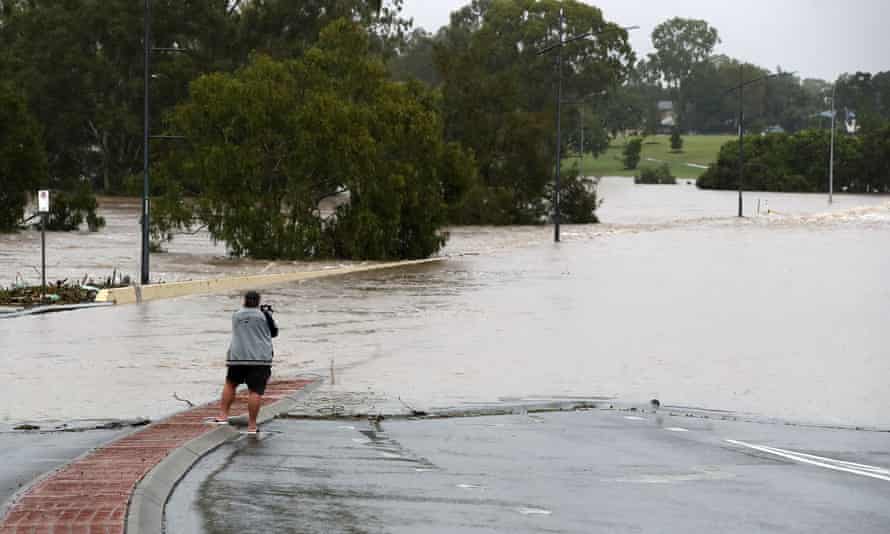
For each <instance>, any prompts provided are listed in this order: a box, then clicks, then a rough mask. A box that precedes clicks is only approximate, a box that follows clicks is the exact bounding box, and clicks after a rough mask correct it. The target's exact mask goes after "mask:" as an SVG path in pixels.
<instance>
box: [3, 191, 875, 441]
mask: <svg viewBox="0 0 890 534" xmlns="http://www.w3.org/2000/svg"><path fill="white" fill-rule="evenodd" d="M601 192H602V195H603V197H604V198H605V204H604V205H603V208H602V209H601V211H600V216H601V217H602V218H603V220H604V224H602V225H596V226H574V227H573V226H566V227H564V232H563V235H564V238H565V242H564V243H562V244H561V245H559V246H555V245H553V244H552V243H550V240H551V238H552V237H551V236H552V230H551V229H550V228H547V227H534V228H462V229H455V230H453V231H452V240H451V242H450V244H449V246H448V247H447V249H446V251H445V254H450V255H452V256H453V257H452V258H451V259H449V260H448V261H446V262H445V263H443V264H441V265H431V266H425V267H415V268H411V269H406V270H401V271H392V272H387V273H375V274H365V275H355V276H350V277H345V278H340V279H328V280H319V281H314V282H308V283H303V284H292V285H286V286H282V287H277V288H273V289H271V290H268V291H267V294H266V298H267V300H268V301H269V302H272V303H273V304H274V305H275V307H276V308H277V309H278V310H279V311H278V314H277V316H278V320H279V322H280V325H281V327H282V336H281V338H280V339H279V340H278V342H277V344H276V359H277V362H278V366H277V367H276V373H278V374H280V375H294V374H297V373H304V372H315V373H323V374H325V375H327V374H328V373H329V369H330V365H331V360H333V362H334V367H335V369H336V377H337V379H338V381H341V382H342V383H344V384H349V385H350V386H354V387H355V388H356V389H373V390H375V391H381V392H384V393H387V394H390V395H394V396H400V397H402V398H403V399H404V400H405V401H406V402H409V403H412V404H418V405H422V406H450V405H455V404H460V403H463V402H486V401H497V400H498V399H502V398H505V397H513V396H534V395H540V396H600V395H610V396H615V397H617V398H619V399H624V400H647V399H648V398H651V397H653V396H656V397H659V398H661V399H662V400H663V401H665V402H667V403H671V404H687V405H695V406H702V407H708V408H714V409H725V410H731V411H738V412H746V413H754V414H759V415H765V416H776V417H783V418H790V419H796V420H807V421H815V422H824V423H839V424H863V425H872V426H883V427H887V428H890V415H888V414H887V413H885V410H884V409H883V408H884V407H886V406H888V405H890V385H888V384H890V383H888V382H887V380H886V377H887V376H890V352H888V347H890V333H888V330H887V329H886V324H885V323H886V317H888V316H890V283H888V282H887V274H886V273H888V272H890V207H888V205H887V199H886V198H884V199H881V198H876V197H852V196H846V197H845V196H838V197H836V199H837V202H836V203H835V205H834V206H832V207H831V208H830V209H829V208H828V206H827V205H826V203H825V198H824V197H823V196H815V195H765V194H757V193H748V194H747V195H746V202H747V203H748V205H749V206H750V205H752V204H754V205H756V199H757V198H763V199H766V198H767V197H768V200H769V206H770V209H771V210H772V211H773V214H772V215H770V216H768V217H766V216H764V217H750V218H747V219H744V220H738V219H737V218H734V217H731V216H729V217H727V216H726V215H727V213H728V214H729V215H731V214H732V213H733V212H734V210H735V209H736V204H735V202H736V197H735V194H733V193H726V192H703V191H698V190H696V189H695V188H694V187H691V186H676V187H669V186H649V187H646V186H633V185H632V184H631V183H629V182H628V181H626V180H617V179H613V180H606V181H605V182H604V183H603V185H602V190H601ZM761 206H763V202H761ZM134 213H135V208H134V207H127V206H117V207H116V208H113V209H109V210H108V211H107V212H106V217H108V218H109V228H108V230H107V231H106V232H103V233H100V234H73V235H54V236H52V237H51V239H52V240H55V241H56V244H57V245H58V250H59V251H60V252H59V253H58V254H59V256H58V257H57V259H55V260H53V261H56V262H58V263H57V265H55V267H54V268H55V269H58V272H61V273H63V274H64V273H68V272H70V273H72V274H71V276H75V275H76V274H74V273H81V274H80V275H79V276H82V275H83V273H85V272H100V271H101V270H102V269H108V268H109V267H111V268H112V269H113V268H114V267H115V266H118V267H119V270H123V271H125V272H136V271H137V267H136V263H135V259H134V258H135V257H136V256H138V225H137V224H134V223H133V220H132V217H133V214H134ZM109 215H110V216H109ZM137 220H138V219H137ZM34 239H35V236H33V235H30V234H27V233H26V234H20V235H18V236H14V237H2V238H0V267H2V269H0V274H2V276H3V279H2V281H0V284H6V283H9V281H10V280H11V279H12V278H13V277H14V274H12V275H11V274H10V273H12V271H16V272H18V271H27V269H28V265H29V264H30V262H32V261H34V250H33V246H34ZM38 243H39V241H38ZM84 243H90V244H91V248H90V249H89V250H84V248H83V247H82V246H81V245H82V244H84ZM171 252H172V254H169V255H157V256H155V260H154V261H155V263H154V265H156V266H157V269H158V270H157V271H156V272H158V276H163V277H165V278H168V279H183V278H204V277H207V276H215V275H219V274H226V273H229V272H258V271H262V270H267V271H268V270H270V269H276V270H285V269H290V268H318V267H319V265H318V264H300V265H282V264H272V265H269V264H268V263H260V262H241V261H238V262H233V261H230V260H226V259H225V258H224V249H222V248H221V247H219V246H215V245H213V244H212V243H211V242H209V240H208V239H207V237H206V235H204V236H202V235H200V234H199V235H196V236H190V237H188V238H184V239H179V240H177V241H174V244H173V245H172V246H171ZM38 254H39V252H38ZM38 257H39V256H38ZM322 267H323V266H322ZM82 271H83V273H82ZM108 274H110V271H109V273H108ZM23 275H24V276H27V275H26V274H24V273H23ZM60 276H61V275H60ZM52 277H53V275H51V278H52ZM237 305H238V296H237V295H235V294H228V295H211V296H198V297H189V298H183V299H177V300H173V301H164V302H154V303H149V304H146V305H142V306H126V307H124V306H122V307H117V308H112V309H98V310H90V311H83V312H77V313H71V314H57V315H47V316H40V317H31V318H23V319H14V320H2V321H0V347H2V348H3V352H2V355H0V358H2V361H3V366H2V368H0V379H2V380H3V383H4V384H5V387H4V388H3V390H2V392H0V421H2V422H12V421H21V420H26V419H37V420H63V419H71V418H75V419H76V418H103V417H110V418H127V417H137V416H149V417H158V416H160V415H163V414H167V413H170V412H172V411H175V410H177V409H180V408H181V407H184V404H182V403H180V402H179V401H176V400H175V399H173V394H174V393H177V394H178V395H179V396H181V397H185V398H189V399H192V400H194V401H204V400H209V399H211V398H213V397H214V396H215V395H216V394H217V391H218V388H219V382H220V380H221V378H222V375H223V373H224V367H223V355H224V353H225V350H226V347H227V343H228V336H229V315H230V314H231V312H232V311H234V309H235V308H236V307H237Z"/></svg>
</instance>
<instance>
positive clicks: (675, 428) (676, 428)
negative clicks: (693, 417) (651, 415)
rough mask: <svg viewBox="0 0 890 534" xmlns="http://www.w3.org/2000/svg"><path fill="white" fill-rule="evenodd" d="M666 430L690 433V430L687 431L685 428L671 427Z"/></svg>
mask: <svg viewBox="0 0 890 534" xmlns="http://www.w3.org/2000/svg"><path fill="white" fill-rule="evenodd" d="M665 430H667V431H668V432H689V430H687V429H685V428H680V427H678V426H669V427H667V428H665Z"/></svg>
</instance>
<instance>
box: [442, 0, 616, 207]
mask: <svg viewBox="0 0 890 534" xmlns="http://www.w3.org/2000/svg"><path fill="white" fill-rule="evenodd" d="M560 9H563V10H564V11H565V16H566V21H567V22H566V26H565V28H563V31H564V32H565V34H566V35H580V34H582V33H586V32H594V33H601V35H599V36H598V37H596V38H592V39H588V40H580V41H576V42H574V43H571V44H568V45H566V46H565V47H564V50H563V52H562V54H563V59H564V67H563V68H564V74H565V99H566V100H581V99H582V98H585V97H587V96H588V95H590V94H591V93H593V92H595V91H602V90H603V89H605V88H609V87H613V86H617V85H619V84H620V83H621V82H622V81H623V80H624V79H625V78H626V77H627V74H628V71H629V70H630V67H631V65H632V64H633V52H632V50H631V48H630V46H629V45H628V42H627V34H626V32H625V31H624V30H622V29H620V28H619V27H617V26H616V25H614V24H612V23H609V22H607V21H605V20H604V19H603V16H602V13H601V12H600V10H599V9H597V8H595V7H592V6H589V5H586V4H583V3H581V2H576V1H567V2H558V1H556V0H543V1H534V0H517V1H509V2H508V1H499V0H474V1H473V2H472V3H471V4H469V5H467V6H466V7H464V8H462V9H461V10H459V11H456V12H455V13H453V14H452V18H451V24H450V25H449V26H448V27H447V28H445V29H444V30H443V31H442V34H441V35H440V36H438V37H437V40H436V43H435V58H436V64H437V66H438V69H439V73H440V75H441V78H442V93H443V113H444V114H445V131H446V135H447V138H448V139H449V140H452V141H459V142H461V143H462V144H464V146H466V147H468V148H470V149H471V150H472V151H473V152H474V154H475V155H476V160H477V163H478V168H479V176H480V180H481V182H480V183H479V184H478V185H477V186H475V187H474V188H473V189H472V190H471V192H470V198H469V199H468V200H467V202H466V204H465V206H466V208H467V209H465V210H464V211H463V212H462V213H461V214H460V216H459V218H458V220H459V221H460V222H469V223H496V224H511V223H512V224H515V223H529V222H537V221H539V220H540V219H541V218H542V217H543V216H544V215H545V213H546V209H547V201H546V200H547V198H548V196H549V184H550V183H551V181H552V177H553V165H554V159H555V146H554V139H555V134H556V124H555V116H556V109H555V99H556V91H555V86H554V82H555V79H556V76H555V74H556V73H555V70H554V57H555V55H540V54H538V51H539V50H541V49H543V48H545V47H547V46H549V45H552V44H554V43H556V42H558V40H559V34H560V26H559V10H560ZM601 127H602V126H601V125H600V128H601ZM566 141H567V142H568V138H567V139H566Z"/></svg>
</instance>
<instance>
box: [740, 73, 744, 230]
mask: <svg viewBox="0 0 890 534" xmlns="http://www.w3.org/2000/svg"><path fill="white" fill-rule="evenodd" d="M744 73H745V70H744V67H743V66H741V65H740V66H739V217H743V216H744V213H743V211H742V182H743V181H744V179H745V83H744Z"/></svg>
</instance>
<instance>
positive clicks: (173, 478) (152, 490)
mask: <svg viewBox="0 0 890 534" xmlns="http://www.w3.org/2000/svg"><path fill="white" fill-rule="evenodd" d="M322 382H323V381H322V380H316V381H314V382H312V383H310V384H307V385H306V386H304V387H303V388H302V389H300V390H298V391H296V392H295V393H292V394H290V395H287V396H285V397H284V398H282V399H280V400H278V401H276V402H274V403H272V404H269V405H267V406H263V407H262V408H261V409H260V414H259V416H258V417H257V423H258V424H263V423H266V422H269V421H271V420H272V419H275V418H276V417H278V416H279V415H282V414H285V413H287V412H288V411H290V410H292V409H293V408H294V407H295V406H296V405H297V404H298V402H299V401H300V399H302V398H303V397H305V396H306V395H309V394H310V393H312V392H313V391H315V389H317V388H318V387H319V386H320V385H321V384H322ZM239 436H240V433H239V432H238V431H237V430H235V429H234V428H233V427H231V426H221V427H219V428H216V429H214V430H211V431H210V432H207V433H205V434H203V435H201V436H198V437H197V438H194V439H192V440H191V441H189V442H187V443H185V444H184V445H182V446H181V447H179V448H177V449H176V450H174V451H173V452H171V453H170V454H169V455H168V456H167V457H166V458H165V459H164V460H162V461H161V462H160V463H159V464H158V465H156V466H155V467H154V469H152V470H151V471H149V473H148V474H146V475H145V477H143V478H142V480H141V481H140V482H139V483H138V484H137V485H136V488H135V490H134V491H133V493H132V495H131V497H130V502H129V506H128V510H127V519H126V524H125V529H124V532H126V534H159V533H161V532H163V531H164V510H165V508H166V506H167V501H168V499H169V498H170V495H172V494H173V490H174V489H175V488H176V485H177V484H179V481H180V480H182V478H183V477H184V476H185V475H186V474H187V473H188V472H189V471H190V470H191V468H192V467H193V466H194V465H195V464H196V463H197V462H198V460H200V459H201V458H203V457H204V456H206V455H207V454H209V453H211V452H212V451H214V450H216V449H217V448H218V447H219V446H221V445H223V444H224V443H226V442H229V441H232V440H234V439H237V438H238V437H239Z"/></svg>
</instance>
